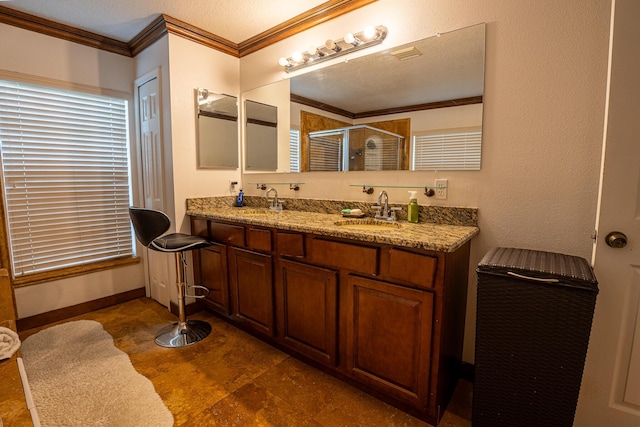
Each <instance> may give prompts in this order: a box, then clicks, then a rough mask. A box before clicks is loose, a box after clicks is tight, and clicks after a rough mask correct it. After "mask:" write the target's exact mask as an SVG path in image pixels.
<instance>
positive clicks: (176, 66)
mask: <svg viewBox="0 0 640 427" xmlns="http://www.w3.org/2000/svg"><path fill="white" fill-rule="evenodd" d="M168 38H169V61H170V65H169V78H170V86H171V87H170V91H171V93H170V105H171V132H170V134H169V133H168V132H165V138H167V137H169V138H171V144H172V148H171V149H172V154H171V158H172V162H173V191H174V194H173V202H174V204H175V218H177V222H178V224H179V226H177V227H176V228H177V229H178V231H182V232H189V219H188V218H187V217H186V216H185V212H186V199H187V198H190V197H208V196H212V195H217V196H219V195H229V194H230V193H229V181H231V180H233V181H238V182H240V169H236V170H212V169H197V167H196V166H197V150H196V129H197V122H196V120H197V112H196V99H195V92H194V89H196V88H206V89H209V90H211V91H213V92H218V93H224V94H226V95H232V96H237V97H239V94H240V85H239V68H238V67H239V63H240V61H239V59H238V58H235V57H233V56H230V55H227V54H224V53H222V52H219V51H217V50H213V49H211V48H208V47H205V46H203V45H200V44H197V43H194V42H191V41H188V40H187V39H184V38H182V37H179V36H176V35H171V34H170V35H169V36H168ZM165 105H166V104H165ZM238 123H240V121H239V122H238ZM229 149H235V150H239V149H240V148H239V145H238V142H237V141H233V142H232V143H230V146H229ZM238 155H240V152H239V151H238ZM239 158H240V157H239ZM238 189H239V187H236V191H237V190H238Z"/></svg>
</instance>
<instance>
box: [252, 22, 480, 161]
mask: <svg viewBox="0 0 640 427" xmlns="http://www.w3.org/2000/svg"><path fill="white" fill-rule="evenodd" d="M484 58H485V24H478V25H473V26H470V27H466V28H463V29H459V30H454V31H450V32H447V33H443V34H440V35H437V36H433V37H429V38H426V39H422V40H416V41H414V42H411V43H406V44H403V45H400V46H395V47H388V48H386V49H384V50H381V51H379V52H376V53H373V54H370V55H365V56H362V57H359V58H355V59H350V60H347V61H342V62H339V63H336V64H334V65H331V66H328V67H324V68H319V69H316V70H313V71H310V72H307V73H303V74H297V75H295V76H293V77H291V78H289V79H286V80H285V81H286V82H288V84H289V101H290V103H289V109H290V110H289V113H290V114H289V116H288V117H286V119H285V120H286V121H285V120H279V122H278V126H279V127H286V128H287V129H286V130H287V133H284V134H283V133H279V134H278V143H277V148H278V150H279V151H280V152H282V151H286V152H290V150H291V148H290V144H291V141H293V140H295V138H291V139H290V137H289V130H291V132H292V133H294V132H299V134H298V139H299V147H297V148H298V149H299V153H300V158H299V164H300V170H301V171H302V172H305V171H315V170H323V171H327V170H335V171H355V170H358V171H367V170H371V171H376V170H391V169H393V170H422V169H429V168H430V166H429V164H430V163H429V162H430V161H431V159H430V157H429V156H430V155H431V154H430V152H429V150H430V149H429V147H427V148H426V149H425V148H424V147H423V146H421V145H420V144H423V143H425V142H424V141H427V142H431V141H432V140H439V141H447V140H448V139H451V138H453V139H454V140H456V142H455V143H453V144H452V145H456V147H452V151H451V153H453V154H451V155H450V153H447V154H446V155H445V156H444V160H443V161H444V162H445V164H439V166H438V167H437V168H436V169H438V170H444V169H450V170H454V169H467V170H468V169H472V170H473V169H479V168H480V149H481V141H482V114H483V104H482V100H483V94H484ZM273 85H278V87H280V88H282V85H283V83H282V82H278V83H274V84H273ZM268 86H272V85H268ZM260 90H262V91H266V90H273V89H267V87H263V88H260ZM279 93H281V90H280V91H279ZM279 96H280V97H282V95H281V94H280V95H279ZM264 102H267V101H266V100H264ZM331 131H333V132H331ZM327 132H328V133H327ZM350 132H351V133H350ZM357 132H359V133H360V135H357V134H356V133H357ZM349 133H350V134H349ZM319 136H322V138H320V137H319ZM345 137H346V139H347V141H345ZM467 139H470V140H472V142H471V143H468V142H467ZM416 140H417V141H418V144H416V146H415V147H414V141H416ZM425 144H426V143H425ZM465 144H466V147H465ZM460 146H463V150H469V147H471V148H472V149H473V150H475V151H474V152H473V153H471V154H470V156H471V157H473V160H472V161H471V162H470V163H465V162H469V160H468V159H462V163H456V162H452V163H451V166H450V167H447V164H446V162H450V161H451V158H450V157H451V156H453V157H455V156H456V155H457V154H455V151H456V149H458V148H459V147H460ZM291 152H293V151H291ZM285 161H286V162H285ZM285 161H281V159H279V160H278V171H282V172H286V171H288V169H287V166H288V165H289V164H290V162H289V159H288V158H286V159H285ZM285 163H286V164H285ZM293 163H295V162H291V164H293ZM460 164H461V165H462V166H459V165H460Z"/></svg>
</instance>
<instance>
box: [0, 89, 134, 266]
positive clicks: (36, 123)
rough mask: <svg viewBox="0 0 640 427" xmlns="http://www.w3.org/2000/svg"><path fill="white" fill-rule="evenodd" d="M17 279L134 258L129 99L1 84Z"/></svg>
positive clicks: (0, 136)
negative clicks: (82, 265) (128, 129)
mask: <svg viewBox="0 0 640 427" xmlns="http://www.w3.org/2000/svg"><path fill="white" fill-rule="evenodd" d="M0 106H1V107H2V108H1V109H0V148H1V150H2V152H1V156H2V174H3V184H4V194H5V201H6V203H5V205H6V215H7V222H8V228H9V238H10V247H11V255H12V263H13V272H14V275H15V276H16V277H19V276H23V275H26V274H29V273H36V272H42V271H47V270H52V269H56V268H62V267H71V266H77V265H81V264H86V263H89V262H94V261H103V260H108V259H113V258H118V257H123V256H130V255H132V254H133V241H132V232H131V225H130V222H129V216H128V207H129V205H130V184H129V159H128V131H127V117H128V115H127V101H125V100H122V99H117V98H111V97H104V96H98V95H92V94H87V93H83V92H71V91H66V90H60V89H55V88H48V87H43V86H35V85H30V84H24V83H17V82H9V81H0Z"/></svg>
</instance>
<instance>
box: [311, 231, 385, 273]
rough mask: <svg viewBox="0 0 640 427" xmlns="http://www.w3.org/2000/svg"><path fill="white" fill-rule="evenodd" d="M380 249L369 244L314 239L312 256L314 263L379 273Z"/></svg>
mask: <svg viewBox="0 0 640 427" xmlns="http://www.w3.org/2000/svg"><path fill="white" fill-rule="evenodd" d="M378 251H379V249H378V248H372V247H369V246H360V245H353V244H350V243H342V242H334V241H331V240H322V239H313V240H312V242H311V250H310V256H311V258H312V261H313V262H314V263H318V264H322V265H325V266H328V267H334V268H341V269H345V270H351V271H357V272H359V273H366V274H377V273H378Z"/></svg>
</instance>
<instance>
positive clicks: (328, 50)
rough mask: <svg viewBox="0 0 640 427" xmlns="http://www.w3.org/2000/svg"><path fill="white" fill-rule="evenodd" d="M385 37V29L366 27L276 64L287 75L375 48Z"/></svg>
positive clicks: (295, 53) (379, 26)
mask: <svg viewBox="0 0 640 427" xmlns="http://www.w3.org/2000/svg"><path fill="white" fill-rule="evenodd" d="M386 37H387V27H385V26H384V25H378V26H377V27H368V28H365V29H364V30H362V31H360V32H359V33H347V34H345V36H344V37H343V38H342V39H340V40H331V39H329V40H327V41H326V42H325V44H324V45H323V46H320V47H316V46H310V47H309V48H308V49H307V51H306V52H294V53H293V54H292V55H291V56H290V57H289V58H285V57H282V58H280V59H279V60H278V64H280V66H282V67H284V70H285V71H286V72H287V73H290V72H292V71H295V70H299V69H300V68H304V67H307V66H309V65H313V64H317V63H319V62H322V61H326V60H328V59H333V58H337V57H339V56H342V55H346V54H347V53H351V52H356V51H358V50H361V49H364V48H367V47H370V46H375V45H377V44H380V43H382V41H383V40H384V39H385V38H386Z"/></svg>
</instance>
